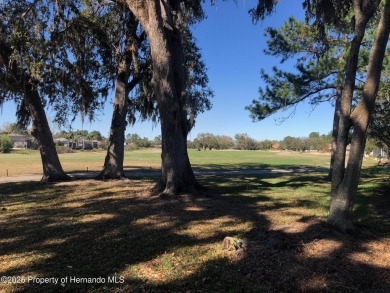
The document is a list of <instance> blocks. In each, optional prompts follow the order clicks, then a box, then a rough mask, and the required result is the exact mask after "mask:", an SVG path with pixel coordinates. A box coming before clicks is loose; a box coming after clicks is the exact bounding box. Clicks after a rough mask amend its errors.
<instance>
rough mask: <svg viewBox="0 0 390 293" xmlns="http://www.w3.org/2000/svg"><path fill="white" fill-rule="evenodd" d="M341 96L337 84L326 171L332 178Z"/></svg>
mask: <svg viewBox="0 0 390 293" xmlns="http://www.w3.org/2000/svg"><path fill="white" fill-rule="evenodd" d="M341 96H342V89H341V87H340V86H339V87H337V89H336V104H335V107H334V116H333V130H332V144H331V149H330V166H329V173H328V177H329V178H332V174H333V166H334V162H335V156H336V148H337V137H338V130H339V123H340V112H341Z"/></svg>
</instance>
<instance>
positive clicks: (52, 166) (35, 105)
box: [25, 82, 70, 182]
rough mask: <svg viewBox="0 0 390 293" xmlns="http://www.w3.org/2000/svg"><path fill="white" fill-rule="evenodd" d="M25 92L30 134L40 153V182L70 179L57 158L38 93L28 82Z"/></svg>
mask: <svg viewBox="0 0 390 293" xmlns="http://www.w3.org/2000/svg"><path fill="white" fill-rule="evenodd" d="M25 91H26V94H25V99H26V104H27V105H28V107H29V109H30V114H31V119H32V132H31V134H32V135H33V136H34V138H35V139H36V140H37V141H38V145H39V151H40V153H41V159H42V167H43V177H42V181H48V182H49V181H63V180H69V179H70V177H69V176H68V175H67V174H65V172H64V171H63V169H62V166H61V163H60V160H59V158H58V154H57V150H56V147H55V144H54V140H53V135H52V133H51V131H50V127H49V123H48V121H47V118H46V115H45V110H44V108H43V105H42V101H41V98H40V96H39V93H38V92H37V90H36V89H34V87H33V86H32V85H31V84H30V83H28V82H27V85H26V87H25Z"/></svg>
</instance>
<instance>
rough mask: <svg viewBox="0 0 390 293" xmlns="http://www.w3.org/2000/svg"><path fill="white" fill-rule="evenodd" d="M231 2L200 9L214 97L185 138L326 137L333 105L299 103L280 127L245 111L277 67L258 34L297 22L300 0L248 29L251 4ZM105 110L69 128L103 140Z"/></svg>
mask: <svg viewBox="0 0 390 293" xmlns="http://www.w3.org/2000/svg"><path fill="white" fill-rule="evenodd" d="M234 2H235V1H228V2H225V1H222V0H217V4H216V6H210V5H205V10H206V14H207V16H208V18H207V19H206V20H204V21H203V22H201V23H200V24H197V25H196V26H195V27H194V29H193V31H194V34H195V36H196V37H197V39H198V46H199V47H200V48H201V49H202V54H203V58H204V61H205V63H206V65H207V68H208V75H209V79H210V87H211V88H212V89H213V90H214V93H215V97H214V98H213V100H212V103H213V108H212V109H211V111H208V112H206V113H204V114H201V115H199V117H198V119H197V122H196V125H195V128H194V129H193V130H192V131H191V133H190V134H189V139H194V138H196V136H197V135H198V133H201V132H211V133H214V134H219V135H229V136H231V137H234V135H235V134H236V133H247V134H248V135H249V136H251V137H253V138H255V139H257V140H263V139H277V140H281V139H283V138H284V137H286V136H288V135H290V136H296V137H304V136H308V135H309V133H310V132H312V131H318V132H320V133H321V134H325V133H328V132H329V131H330V130H331V129H332V119H333V107H332V106H331V105H330V104H329V103H324V104H322V105H319V106H317V107H316V109H314V110H313V108H312V106H310V105H308V104H302V105H299V106H298V107H297V109H296V112H295V115H294V116H293V117H291V118H289V119H287V120H286V121H284V122H283V123H280V119H282V118H283V117H286V116H288V114H289V113H290V111H287V112H280V113H277V114H275V115H273V116H271V117H269V118H267V119H265V120H263V121H261V122H256V123H253V122H252V121H251V119H250V117H249V112H248V111H247V110H245V107H246V106H247V105H249V104H250V103H251V101H252V100H253V99H255V98H257V97H258V88H259V87H260V86H264V84H263V82H262V80H261V79H260V69H261V68H264V69H265V70H266V71H267V72H270V71H271V68H272V67H273V66H275V65H278V64H279V60H278V59H277V58H275V57H272V56H266V55H265V54H264V53H263V50H264V49H265V48H266V38H265V37H264V30H265V29H266V28H267V27H269V26H272V27H280V26H281V25H282V24H283V23H284V21H285V20H287V19H288V17H290V16H294V17H296V18H298V19H303V17H304V13H303V10H302V8H301V5H300V3H301V1H291V0H282V1H280V3H279V4H278V6H277V7H276V11H275V13H274V14H273V15H272V16H270V17H268V18H267V19H266V20H265V21H263V22H260V23H258V24H256V25H254V24H253V23H252V21H251V18H250V16H249V15H248V10H249V9H250V8H252V7H253V6H254V5H255V3H256V1H254V0H247V1H245V0H237V1H236V3H234ZM283 66H289V65H288V64H283ZM283 68H284V69H286V70H288V69H289V68H288V67H287V68H286V67H283ZM111 111H112V98H109V99H108V101H107V103H106V106H105V108H104V109H103V111H102V112H101V113H99V114H98V115H97V117H96V120H95V121H94V122H92V123H89V122H88V121H86V122H85V123H84V126H83V127H82V125H81V122H80V120H79V119H77V120H76V121H75V123H74V124H73V125H72V127H73V128H74V129H82V128H83V129H85V130H88V131H92V130H99V131H100V132H101V133H102V134H103V135H105V136H108V133H109V128H110V123H111ZM47 115H48V117H53V116H54V113H53V112H51V111H50V109H47ZM10 122H15V106H14V105H13V104H12V103H10V102H8V103H6V104H5V105H4V106H3V110H2V112H1V116H0V128H1V126H3V125H4V124H5V123H10ZM57 130H58V129H57ZM128 133H138V134H139V135H140V136H142V137H144V136H146V137H148V138H150V139H152V138H154V137H155V136H157V135H159V134H160V126H159V125H154V126H153V125H152V124H151V123H147V122H144V123H136V124H135V125H134V126H133V127H131V126H128V128H127V130H126V134H128Z"/></svg>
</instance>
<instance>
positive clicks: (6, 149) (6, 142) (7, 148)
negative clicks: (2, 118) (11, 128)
mask: <svg viewBox="0 0 390 293" xmlns="http://www.w3.org/2000/svg"><path fill="white" fill-rule="evenodd" d="M11 149H12V141H11V139H10V138H9V136H8V135H6V134H3V135H2V136H1V147H0V151H1V152H2V153H10V152H11Z"/></svg>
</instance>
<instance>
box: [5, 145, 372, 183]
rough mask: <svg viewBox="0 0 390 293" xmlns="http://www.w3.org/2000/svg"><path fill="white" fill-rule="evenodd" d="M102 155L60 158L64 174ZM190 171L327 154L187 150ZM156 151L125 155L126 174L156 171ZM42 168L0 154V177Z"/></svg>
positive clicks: (97, 162)
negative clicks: (135, 171)
mask: <svg viewBox="0 0 390 293" xmlns="http://www.w3.org/2000/svg"><path fill="white" fill-rule="evenodd" d="M105 155H106V152H105V151H102V150H99V151H77V152H74V153H66V154H60V155H59V156H60V160H61V164H62V167H63V169H64V170H65V172H68V173H71V172H80V171H86V170H88V171H101V170H102V167H103V163H104V158H105ZM189 156H190V160H191V163H192V165H193V167H194V169H196V170H199V169H203V170H204V169H217V170H218V169H224V170H234V169H269V168H299V167H329V154H328V153H297V152H289V151H280V152H276V151H230V150H228V151H200V152H199V151H195V150H189ZM375 163H376V162H375V161H374V160H373V159H370V158H367V159H365V160H364V166H373V165H375ZM160 166H161V156H160V150H158V149H145V150H139V151H127V152H125V158H124V169H125V171H126V172H128V171H132V170H139V169H148V170H149V169H150V168H152V169H153V170H157V169H159V168H160ZM41 173H42V165H41V159H40V155H39V152H38V151H32V150H13V151H12V153H10V154H0V177H6V176H7V174H8V176H20V175H28V174H41Z"/></svg>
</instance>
